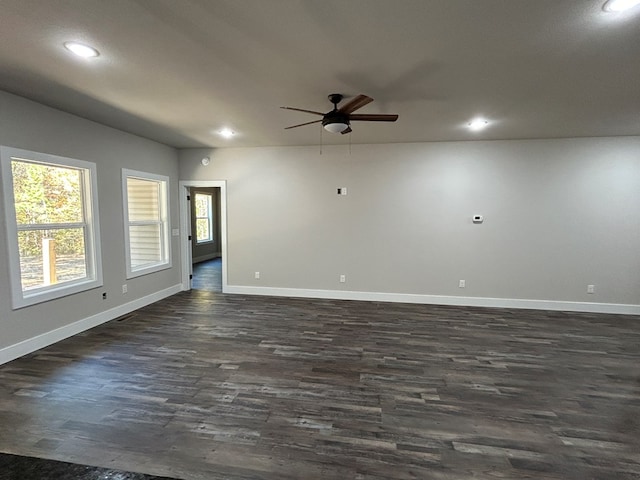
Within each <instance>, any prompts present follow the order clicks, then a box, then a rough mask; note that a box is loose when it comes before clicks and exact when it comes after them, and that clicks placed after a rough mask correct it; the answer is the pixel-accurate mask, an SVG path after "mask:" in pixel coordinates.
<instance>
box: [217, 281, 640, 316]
mask: <svg viewBox="0 0 640 480" xmlns="http://www.w3.org/2000/svg"><path fill="white" fill-rule="evenodd" d="M225 293H237V294H243V295H269V296H274V297H302V298H326V299H335V300H365V301H374V302H399V303H423V304H431V305H459V306H465V307H492V308H526V309H532V310H559V311H569V312H588V313H613V314H622V315H640V305H629V304H622V303H589V302H567V301H557V300H529V299H524V298H488V297H455V296H448V295H419V294H411V293H384V292H352V291H345V290H313V289H304V288H277V287H252V286H242V285H228V286H227V288H226V290H225Z"/></svg>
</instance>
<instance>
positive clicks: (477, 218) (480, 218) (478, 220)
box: [473, 215, 484, 223]
mask: <svg viewBox="0 0 640 480" xmlns="http://www.w3.org/2000/svg"><path fill="white" fill-rule="evenodd" d="M482 222H484V217H483V216H482V215H474V216H473V223H482Z"/></svg>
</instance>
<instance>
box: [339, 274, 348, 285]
mask: <svg viewBox="0 0 640 480" xmlns="http://www.w3.org/2000/svg"><path fill="white" fill-rule="evenodd" d="M346 281H347V276H346V275H340V283H345V282H346Z"/></svg>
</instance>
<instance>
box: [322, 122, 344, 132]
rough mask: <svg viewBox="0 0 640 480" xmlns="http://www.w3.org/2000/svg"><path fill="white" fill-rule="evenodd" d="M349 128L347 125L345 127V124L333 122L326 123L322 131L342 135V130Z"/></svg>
mask: <svg viewBox="0 0 640 480" xmlns="http://www.w3.org/2000/svg"><path fill="white" fill-rule="evenodd" d="M348 127H349V125H347V124H346V123H342V122H335V123H327V124H326V125H325V126H324V129H325V130H326V131H327V132H331V133H342V132H343V131H344V130H346V129H347V128H348Z"/></svg>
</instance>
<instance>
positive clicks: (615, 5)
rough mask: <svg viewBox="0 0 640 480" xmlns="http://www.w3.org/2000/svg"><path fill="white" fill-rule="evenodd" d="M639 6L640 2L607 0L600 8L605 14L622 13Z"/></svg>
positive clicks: (634, 0)
mask: <svg viewBox="0 0 640 480" xmlns="http://www.w3.org/2000/svg"><path fill="white" fill-rule="evenodd" d="M636 5H640V0H608V1H607V2H605V4H604V6H603V7H602V9H603V10H605V11H606V12H624V11H625V10H629V9H630V8H633V7H635V6H636Z"/></svg>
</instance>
